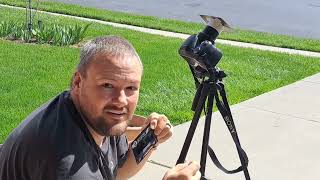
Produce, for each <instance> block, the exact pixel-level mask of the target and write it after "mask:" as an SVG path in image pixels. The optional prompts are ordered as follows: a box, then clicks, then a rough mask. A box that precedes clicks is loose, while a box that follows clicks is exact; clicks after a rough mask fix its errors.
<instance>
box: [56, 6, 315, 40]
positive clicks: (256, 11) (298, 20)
mask: <svg viewBox="0 0 320 180" xmlns="http://www.w3.org/2000/svg"><path fill="white" fill-rule="evenodd" d="M51 1H59V2H65V3H71V4H79V5H83V6H88V7H96V8H100V9H108V10H114V11H121V12H129V13H135V14H141V15H149V16H157V17H164V18H170V19H178V20H183V21H191V22H202V20H201V18H200V17H199V15H200V14H208V15H214V16H220V17H223V18H224V19H225V20H226V21H227V22H228V23H230V24H231V25H232V26H233V27H236V28H241V29H247V30H255V31H262V32H271V33H276V34H285V35H292V36H296V37H305V38H313V39H320V1H319V0H242V1H239V0H229V1H218V0H210V1H206V2H204V1H200V0H184V1H181V0H157V1H156V0H134V1H133V0H117V1H115V0H109V1H105V0H51Z"/></svg>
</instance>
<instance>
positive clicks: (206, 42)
mask: <svg viewBox="0 0 320 180" xmlns="http://www.w3.org/2000/svg"><path fill="white" fill-rule="evenodd" d="M200 16H201V18H202V19H203V20H204V21H205V22H206V23H207V26H206V27H205V28H204V30H203V31H202V32H200V33H199V34H197V35H191V36H190V37H189V38H187V39H186V40H185V41H184V43H183V44H182V46H181V47H180V49H179V54H180V55H181V56H182V57H183V58H184V59H185V60H186V61H187V62H188V64H189V66H190V69H191V71H192V74H193V76H194V77H195V80H196V81H197V82H200V81H201V80H202V79H203V78H205V77H209V78H217V79H222V78H224V77H226V74H225V73H224V72H223V71H220V70H219V69H218V68H217V67H216V65H217V64H218V63H219V61H220V59H221V58H222V53H221V51H220V50H219V49H218V48H217V47H215V40H216V38H217V37H218V36H219V34H220V33H221V32H222V31H224V30H230V29H231V27H230V26H229V25H228V23H227V22H225V21H224V20H223V19H222V18H220V17H215V16H207V15H200Z"/></svg>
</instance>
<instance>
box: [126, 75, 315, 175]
mask: <svg viewBox="0 0 320 180" xmlns="http://www.w3.org/2000/svg"><path fill="white" fill-rule="evenodd" d="M231 109H232V113H233V117H234V120H235V124H236V127H237V131H238V134H239V137H240V141H241V144H242V146H243V148H244V149H245V150H246V152H247V154H248V156H249V171H250V175H251V179H254V180H269V179H272V180H303V179H304V180H307V179H310V180H316V179H319V178H320V172H319V169H320V157H319V155H318V153H319V152H320V73H318V74H316V75H314V76H311V77H308V78H305V79H303V80H301V81H298V82H296V83H293V84H290V85H288V86H285V87H282V88H279V89H276V90H274V91H271V92H268V93H265V94H262V95H260V96H258V97H255V98H253V99H250V100H247V101H245V102H242V103H240V104H237V105H234V106H232V107H231ZM189 125H190V122H187V123H184V124H181V125H178V126H176V127H174V136H173V138H171V139H170V140H169V141H168V142H166V143H164V144H163V145H160V146H159V147H158V150H157V151H156V152H155V153H154V154H153V155H152V157H151V160H152V162H151V163H150V162H148V163H147V165H146V167H145V168H144V169H143V170H142V171H141V172H140V173H139V174H138V175H137V176H136V177H134V178H132V179H135V180H150V179H153V180H157V179H162V177H163V175H164V174H165V172H166V171H167V170H168V168H166V167H165V166H174V164H175V162H176V160H177V158H178V156H179V154H180V151H181V148H182V145H183V142H184V139H185V136H186V134H187V131H188V128H189ZM203 126H204V119H203V118H201V119H200V121H199V124H198V127H197V131H196V133H195V135H194V138H193V141H192V145H191V148H190V150H189V153H188V157H187V159H188V160H197V161H200V152H201V144H202V132H203V131H202V129H203ZM210 144H211V146H212V147H213V148H214V149H215V151H216V152H217V154H218V157H219V158H220V160H221V161H222V163H223V164H224V165H225V166H226V167H227V168H228V169H234V168H236V167H238V166H239V165H240V161H239V158H238V155H237V152H236V150H235V146H234V144H233V142H232V139H231V137H230V134H229V132H228V131H227V128H226V126H225V124H224V121H223V119H222V118H221V117H220V114H219V113H214V114H213V121H212V127H211V136H210ZM159 164H162V165H165V166H162V165H159ZM206 176H207V177H209V178H212V179H217V180H240V179H245V178H244V175H243V173H242V172H240V173H238V174H234V175H227V174H224V173H223V172H221V171H220V170H218V169H217V168H216V167H215V165H214V164H213V163H212V162H211V160H210V159H208V160H207V168H206Z"/></svg>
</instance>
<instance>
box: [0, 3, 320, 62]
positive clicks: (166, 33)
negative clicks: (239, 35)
mask: <svg viewBox="0 0 320 180" xmlns="http://www.w3.org/2000/svg"><path fill="white" fill-rule="evenodd" d="M0 7H8V8H14V9H20V10H24V8H21V7H15V6H8V5H3V4H0ZM38 13H46V14H51V15H54V16H63V17H69V18H75V19H79V20H82V21H89V22H96V23H100V24H105V25H110V26H114V27H119V28H126V29H131V30H134V31H140V32H145V33H149V34H156V35H161V36H167V37H173V38H181V39H186V38H187V37H189V36H190V35H189V34H182V33H174V32H169V31H162V30H156V29H149V28H144V27H138V26H132V25H126V24H119V23H113V22H106V21H101V20H96V19H90V18H83V17H77V16H71V15H65V14H59V13H51V12H46V11H38ZM216 43H220V44H227V45H231V46H237V47H243V48H253V49H259V50H263V51H273V52H280V53H288V54H297V55H303V56H309V57H320V53H318V52H310V51H303V50H295V49H287V48H279V47H273V46H265V45H258V44H252V43H244V42H237V41H230V40H221V39H217V40H216Z"/></svg>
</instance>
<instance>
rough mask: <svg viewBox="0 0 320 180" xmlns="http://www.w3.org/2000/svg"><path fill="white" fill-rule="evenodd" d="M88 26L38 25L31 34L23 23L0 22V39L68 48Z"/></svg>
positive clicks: (80, 37) (76, 41) (83, 33)
mask: <svg viewBox="0 0 320 180" xmlns="http://www.w3.org/2000/svg"><path fill="white" fill-rule="evenodd" d="M89 25H90V24H87V25H85V26H79V25H74V26H71V25H58V24H53V25H46V26H43V25H42V24H41V25H40V24H39V25H38V27H35V28H33V29H32V31H31V32H29V30H27V26H26V25H25V24H24V23H19V22H5V21H2V22H0V37H3V38H6V39H10V40H18V39H21V40H23V41H24V42H27V43H28V42H36V43H40V44H43V43H48V44H52V45H57V46H68V45H72V44H77V43H79V42H80V41H81V40H82V39H83V38H84V35H85V32H86V30H87V29H88V27H89Z"/></svg>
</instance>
